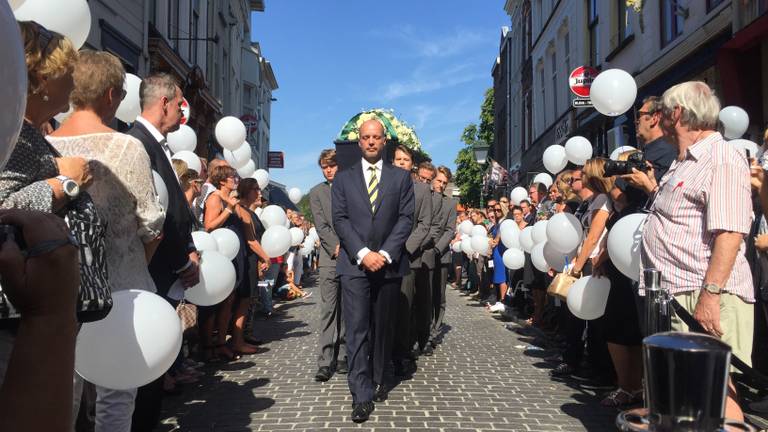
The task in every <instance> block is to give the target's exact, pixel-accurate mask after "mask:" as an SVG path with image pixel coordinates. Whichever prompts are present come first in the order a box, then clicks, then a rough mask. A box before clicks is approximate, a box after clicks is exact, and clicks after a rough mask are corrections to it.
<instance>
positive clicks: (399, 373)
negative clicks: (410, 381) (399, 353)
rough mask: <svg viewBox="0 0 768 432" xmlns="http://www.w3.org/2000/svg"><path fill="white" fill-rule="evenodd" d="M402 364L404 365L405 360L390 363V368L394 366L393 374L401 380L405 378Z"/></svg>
mask: <svg viewBox="0 0 768 432" xmlns="http://www.w3.org/2000/svg"><path fill="white" fill-rule="evenodd" d="M404 363H405V360H394V361H393V362H392V366H394V367H393V370H394V374H395V376H396V377H400V378H402V377H404V376H406V373H405V366H404Z"/></svg>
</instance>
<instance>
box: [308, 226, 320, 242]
mask: <svg viewBox="0 0 768 432" xmlns="http://www.w3.org/2000/svg"><path fill="white" fill-rule="evenodd" d="M309 235H310V236H312V237H314V238H315V240H319V239H320V236H319V235H317V228H315V227H312V228H310V229H309Z"/></svg>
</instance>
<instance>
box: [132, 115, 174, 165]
mask: <svg viewBox="0 0 768 432" xmlns="http://www.w3.org/2000/svg"><path fill="white" fill-rule="evenodd" d="M136 121H137V122H139V123H141V124H143V125H144V127H145V128H147V130H148V131H149V133H150V134H152V137H153V138H154V139H156V140H157V143H158V144H160V147H161V148H162V149H163V153H165V157H167V158H168V163H169V164H171V166H173V159H172V158H171V156H172V155H171V149H170V147H168V144H167V142H166V139H165V135H163V134H162V133H161V132H160V131H159V130H157V128H156V127H155V125H153V124H152V123H150V122H149V120H147V119H145V118H144V117H142V116H138V117H136Z"/></svg>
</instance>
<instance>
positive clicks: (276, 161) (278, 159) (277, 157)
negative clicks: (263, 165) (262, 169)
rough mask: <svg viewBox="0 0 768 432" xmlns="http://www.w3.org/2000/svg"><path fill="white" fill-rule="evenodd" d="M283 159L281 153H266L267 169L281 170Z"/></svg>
mask: <svg viewBox="0 0 768 432" xmlns="http://www.w3.org/2000/svg"><path fill="white" fill-rule="evenodd" d="M284 161H285V158H284V156H283V152H281V151H277V152H268V153H267V168H283V165H284Z"/></svg>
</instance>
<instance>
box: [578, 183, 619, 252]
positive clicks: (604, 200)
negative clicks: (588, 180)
mask: <svg viewBox="0 0 768 432" xmlns="http://www.w3.org/2000/svg"><path fill="white" fill-rule="evenodd" d="M595 210H599V211H604V212H606V213H608V214H611V212H613V204H612V203H611V200H610V198H608V195H606V194H597V195H593V196H592V198H591V200H590V203H589V209H587V211H586V213H584V215H582V217H581V225H582V226H583V227H584V238H586V237H587V235H588V234H589V227H590V226H591V225H592V216H593V215H594V214H595ZM607 234H608V230H607V229H605V228H603V232H602V233H600V238H599V239H598V240H597V245H596V246H595V248H594V249H593V250H592V253H590V254H589V257H590V258H594V257H596V256H598V255H599V254H600V251H602V250H603V249H605V247H606V243H607V241H608V236H607Z"/></svg>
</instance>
